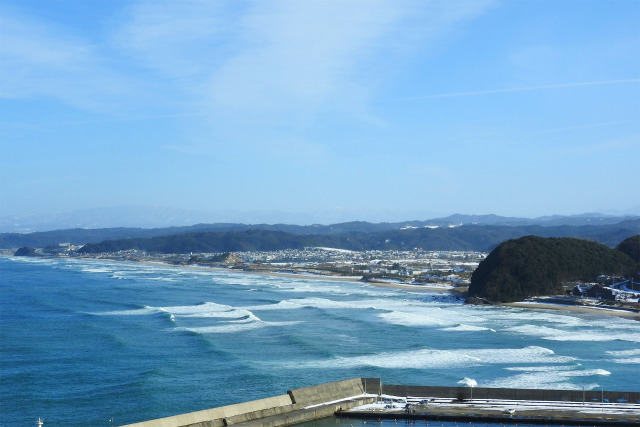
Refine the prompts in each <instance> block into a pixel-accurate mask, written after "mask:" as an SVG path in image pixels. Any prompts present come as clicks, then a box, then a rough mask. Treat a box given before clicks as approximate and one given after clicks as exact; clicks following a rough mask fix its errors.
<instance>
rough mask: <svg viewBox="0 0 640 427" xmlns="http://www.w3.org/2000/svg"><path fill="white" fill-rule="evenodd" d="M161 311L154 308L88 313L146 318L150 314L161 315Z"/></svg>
mask: <svg viewBox="0 0 640 427" xmlns="http://www.w3.org/2000/svg"><path fill="white" fill-rule="evenodd" d="M160 311H161V310H159V309H157V308H154V307H144V308H138V309H134V310H115V311H103V312H98V313H88V314H92V315H94V316H146V315H149V314H154V313H159V312H160Z"/></svg>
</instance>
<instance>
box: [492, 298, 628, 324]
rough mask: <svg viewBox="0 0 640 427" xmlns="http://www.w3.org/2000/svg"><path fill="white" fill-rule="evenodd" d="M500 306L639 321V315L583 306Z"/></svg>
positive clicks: (512, 304) (505, 304) (536, 303)
mask: <svg viewBox="0 0 640 427" xmlns="http://www.w3.org/2000/svg"><path fill="white" fill-rule="evenodd" d="M500 305H502V306H505V307H518V308H530V309H536V310H563V311H573V312H581V313H597V314H607V315H609V316H617V317H626V318H632V319H635V320H640V313H637V312H633V311H628V310H622V309H615V308H600V307H588V306H584V305H564V304H545V303H540V302H510V303H503V304H500Z"/></svg>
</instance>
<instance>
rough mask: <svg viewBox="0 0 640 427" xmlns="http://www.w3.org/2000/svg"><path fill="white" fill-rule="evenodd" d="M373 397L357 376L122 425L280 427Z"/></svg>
mask: <svg viewBox="0 0 640 427" xmlns="http://www.w3.org/2000/svg"><path fill="white" fill-rule="evenodd" d="M375 399H376V397H375V396H365V385H364V381H363V380H362V379H361V378H352V379H348V380H343V381H336V382H331V383H325V384H320V385H316V386H311V387H305V388H299V389H295V390H289V391H287V394H283V395H279V396H274V397H268V398H266V399H259V400H253V401H250V402H244V403H238V404H235V405H228V406H221V407H219V408H213V409H206V410H203V411H198V412H191V413H188V414H182V415H176V416H173V417H166V418H159V419H156V420H150V421H143V422H140V423H135V424H129V425H127V426H124V427H227V426H231V425H239V424H242V426H243V427H281V426H289V425H293V424H299V423H302V422H305V421H311V420H315V419H319V418H325V417H329V416H332V415H333V414H334V413H335V412H336V411H338V410H340V409H349V408H353V407H355V406H360V405H363V404H366V403H370V402H373V401H374V400H375Z"/></svg>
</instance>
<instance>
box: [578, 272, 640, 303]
mask: <svg viewBox="0 0 640 427" xmlns="http://www.w3.org/2000/svg"><path fill="white" fill-rule="evenodd" d="M569 292H570V294H571V295H572V296H576V297H581V298H592V299H600V300H608V301H626V302H640V283H639V282H634V281H633V280H632V279H630V278H624V277H611V276H607V275H600V276H598V278H597V282H596V283H581V284H575V285H574V287H573V288H572V289H571V291H569Z"/></svg>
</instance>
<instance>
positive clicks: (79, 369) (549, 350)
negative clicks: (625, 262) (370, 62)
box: [0, 257, 640, 426]
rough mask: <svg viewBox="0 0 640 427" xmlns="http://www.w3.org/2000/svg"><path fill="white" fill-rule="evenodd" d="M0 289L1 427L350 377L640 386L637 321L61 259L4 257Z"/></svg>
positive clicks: (81, 419)
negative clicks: (467, 304)
mask: <svg viewBox="0 0 640 427" xmlns="http://www.w3.org/2000/svg"><path fill="white" fill-rule="evenodd" d="M0 292H1V293H0V295H1V298H0V346H1V353H0V392H1V398H0V414H1V416H0V425H2V426H30V425H35V420H36V418H37V417H42V418H44V420H45V426H89V425H91V426H109V425H111V424H110V421H109V420H110V419H111V418H113V420H114V424H115V425H122V424H128V423H133V422H137V421H143V420H147V419H153V418H159V417H164V416H170V415H176V414H180V413H185V412H191V411H197V410H202V409H207V408H211V407H216V406H221V405H227V404H232V403H238V402H242V401H247V400H253V399H260V398H264V397H269V396H274V395H279V394H284V393H286V390H288V389H292V388H298V387H304V386H309V385H314V384H319V383H323V382H328V381H334V380H341V379H345V378H351V377H380V378H382V380H383V382H384V383H387V384H419V385H457V384H458V381H460V380H462V379H463V378H465V377H467V378H472V379H474V380H476V381H477V383H478V386H479V387H526V388H554V389H578V390H580V389H583V388H584V389H599V388H601V387H603V388H604V389H610V390H638V389H639V384H640V380H639V379H638V373H639V372H640V322H637V321H633V320H628V319H622V318H617V317H613V316H607V315H600V314H588V313H571V312H565V311H542V310H540V311H538V310H527V309H517V308H505V307H476V306H466V305H463V304H462V301H460V300H457V299H455V298H454V297H451V296H448V295H447V294H443V293H438V292H430V291H413V290H403V289H394V288H381V287H374V286H372V285H369V284H365V283H360V282H348V281H344V282H342V281H331V280H317V279H311V278H304V277H296V278H290V277H276V276H262V275H254V274H243V273H237V272H230V271H225V270H196V269H186V268H173V267H165V266H159V265H158V266H156V265H142V264H135V263H126V262H101V261H89V260H69V259H51V260H47V259H44V260H42V259H28V258H14V257H0ZM332 422H337V421H332ZM350 424H352V423H350ZM350 424H349V425H350ZM434 425H435V424H434Z"/></svg>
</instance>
